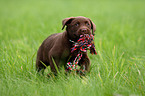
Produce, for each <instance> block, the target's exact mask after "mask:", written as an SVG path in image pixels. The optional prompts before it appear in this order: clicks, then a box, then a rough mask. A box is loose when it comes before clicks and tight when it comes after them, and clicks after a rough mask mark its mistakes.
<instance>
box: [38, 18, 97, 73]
mask: <svg viewBox="0 0 145 96" xmlns="http://www.w3.org/2000/svg"><path fill="white" fill-rule="evenodd" d="M62 24H63V27H62V30H63V29H64V28H65V26H66V31H64V32H62V33H56V34H52V35H51V36H49V37H48V38H46V39H45V40H44V41H43V43H42V44H41V46H40V47H39V50H38V52H37V58H36V69H37V71H38V72H39V71H41V70H42V69H43V70H44V69H45V68H46V66H49V65H50V68H51V71H52V72H53V73H54V74H55V73H57V71H56V69H55V65H54V63H53V60H52V58H53V59H54V61H55V64H56V65H57V68H58V69H60V68H61V67H62V66H64V68H66V64H67V62H68V61H71V62H72V61H73V60H74V58H75V57H76V55H77V53H78V52H77V51H76V52H74V53H71V48H72V47H73V43H72V42H70V40H71V41H74V42H76V41H77V40H78V39H79V37H80V35H83V34H89V35H90V34H93V35H94V32H95V30H96V26H95V24H94V23H93V22H92V21H91V20H90V19H89V18H86V17H82V16H79V17H70V18H66V19H64V20H63V21H62ZM78 65H79V66H80V70H82V69H83V68H85V71H86V72H88V71H89V70H90V60H89V58H88V56H87V52H83V54H82V58H81V60H80V61H79V63H78Z"/></svg>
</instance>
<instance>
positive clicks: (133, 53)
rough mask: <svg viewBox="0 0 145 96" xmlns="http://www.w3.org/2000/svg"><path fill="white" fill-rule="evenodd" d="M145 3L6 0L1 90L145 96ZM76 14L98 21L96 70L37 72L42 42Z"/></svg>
mask: <svg viewBox="0 0 145 96" xmlns="http://www.w3.org/2000/svg"><path fill="white" fill-rule="evenodd" d="M144 9H145V1H144V0H117V1H116V0H110V1H109V0H101V1H100V0H92V1H91V0H88V1H85V0H56V1H54V0H37V1H36V0H23V1H22V0H21V1H20V0H1V1H0V96H129V95H130V96H132V95H135V96H144V95H145V84H144V83H145V39H144V38H145V12H144ZM70 16H85V17H89V18H90V19H92V21H93V22H94V23H95V24H96V32H95V33H96V35H95V45H96V50H97V53H98V55H96V56H95V55H90V54H89V57H90V59H91V71H90V73H89V74H88V75H87V76H86V77H85V78H80V77H79V76H73V75H70V76H65V75H63V73H60V74H59V76H57V77H55V78H47V77H46V75H47V73H49V72H50V68H49V67H48V68H47V70H46V71H45V75H44V76H41V75H37V74H36V71H35V60H36V52H37V50H38V47H39V46H40V44H41V43H42V41H43V40H44V39H45V38H46V37H48V36H49V35H50V34H53V33H59V32H63V30H61V27H62V23H61V22H62V19H64V18H67V17H70Z"/></svg>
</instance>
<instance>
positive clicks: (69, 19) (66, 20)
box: [62, 17, 75, 30]
mask: <svg viewBox="0 0 145 96" xmlns="http://www.w3.org/2000/svg"><path fill="white" fill-rule="evenodd" d="M73 19H75V17H70V18H65V19H64V20H62V25H63V27H62V30H63V29H64V27H65V25H67V24H70V23H71V21H72V20H73Z"/></svg>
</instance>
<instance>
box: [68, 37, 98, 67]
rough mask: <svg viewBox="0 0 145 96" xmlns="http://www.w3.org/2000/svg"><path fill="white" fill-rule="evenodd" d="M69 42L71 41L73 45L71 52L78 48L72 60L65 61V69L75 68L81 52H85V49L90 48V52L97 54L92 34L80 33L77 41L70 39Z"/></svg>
mask: <svg viewBox="0 0 145 96" xmlns="http://www.w3.org/2000/svg"><path fill="white" fill-rule="evenodd" d="M70 42H72V43H73V47H72V48H71V49H72V50H71V53H73V52H74V51H75V50H79V51H78V55H77V56H76V57H75V59H74V61H73V62H68V63H67V69H66V70H76V69H77V65H78V63H79V61H80V60H81V57H82V53H83V52H86V51H87V50H90V53H91V54H96V55H97V52H96V49H95V45H94V36H93V35H89V34H84V35H80V38H79V39H78V41H77V42H74V41H72V40H70Z"/></svg>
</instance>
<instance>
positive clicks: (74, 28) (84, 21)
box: [62, 16, 96, 41]
mask: <svg viewBox="0 0 145 96" xmlns="http://www.w3.org/2000/svg"><path fill="white" fill-rule="evenodd" d="M62 24H63V27H62V30H63V29H64V27H65V25H66V26H67V27H66V31H67V32H68V35H69V38H70V39H71V40H74V41H76V40H77V39H78V38H79V37H80V35H83V34H93V35H94V32H95V31H96V26H95V24H94V23H93V22H92V21H91V20H90V19H89V18H86V17H82V16H79V17H70V18H65V19H64V20H63V21H62Z"/></svg>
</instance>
